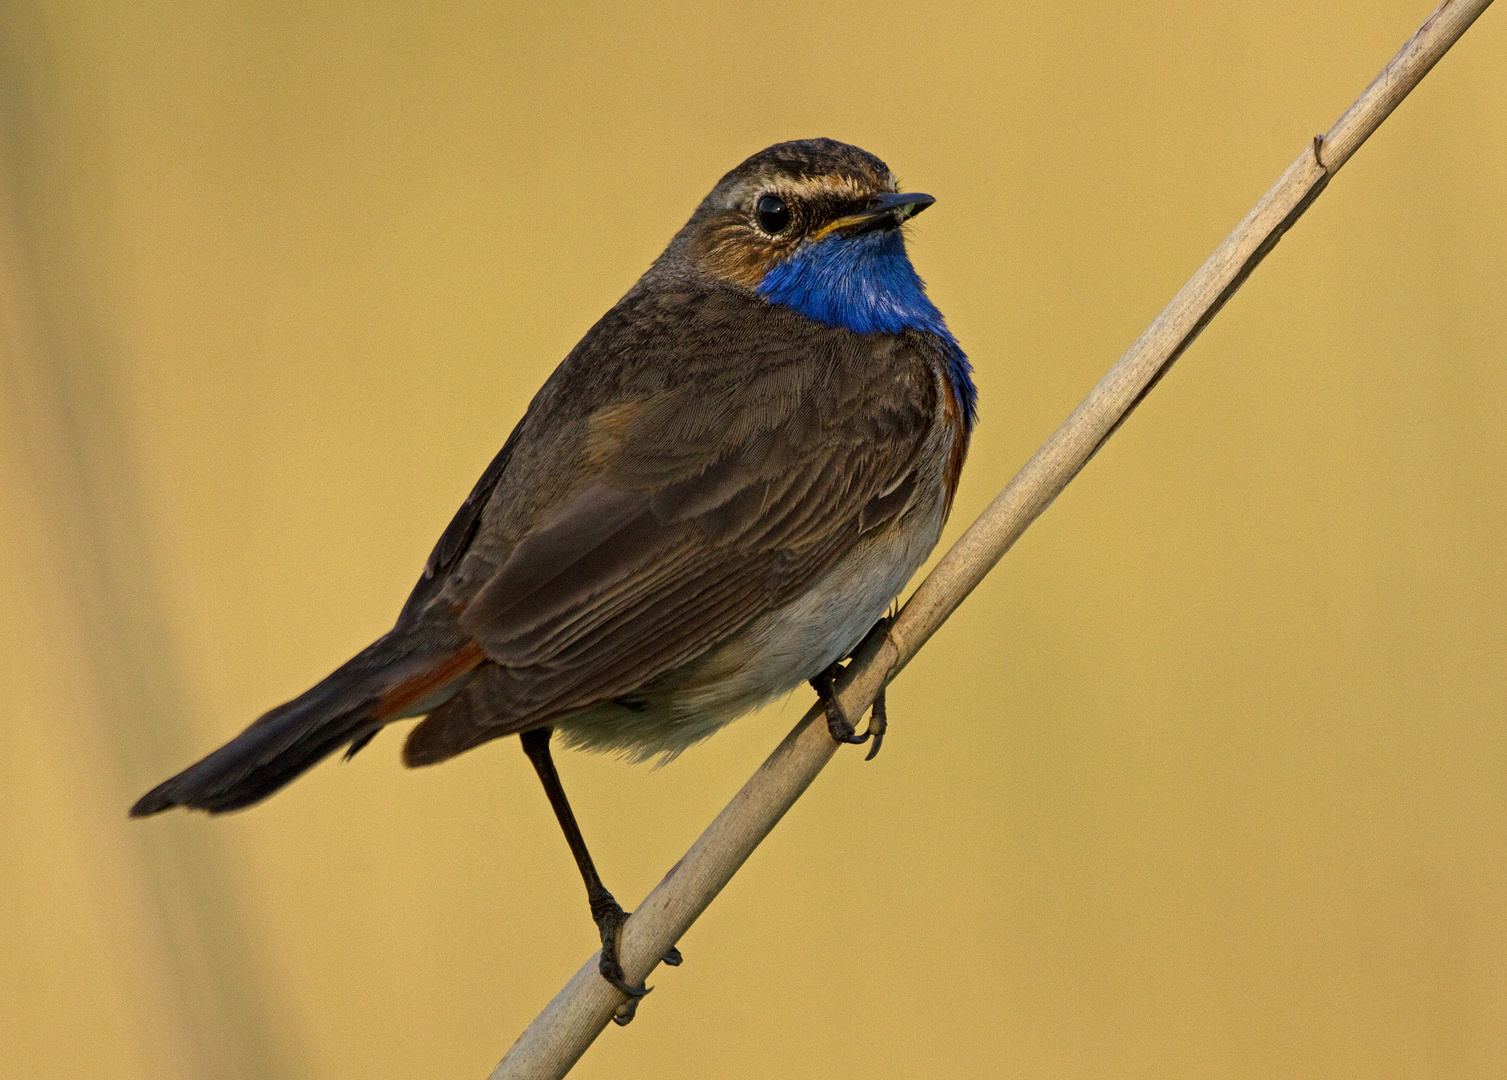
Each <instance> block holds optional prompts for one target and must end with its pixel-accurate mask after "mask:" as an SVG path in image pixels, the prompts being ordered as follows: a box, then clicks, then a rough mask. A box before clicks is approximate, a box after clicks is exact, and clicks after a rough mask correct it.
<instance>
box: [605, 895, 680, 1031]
mask: <svg viewBox="0 0 1507 1080" xmlns="http://www.w3.org/2000/svg"><path fill="white" fill-rule="evenodd" d="M628 915H629V912H626V911H624V910H623V906H622V905H621V904H619V903H618V902H617V901H616V900H614V899H613V898H612V895H611V894H610V893H604V894H603V895H602V896H599V897H597V898H595V899H593V900H592V903H591V917H592V919H594V920H595V921H596V924H597V930H598V931H600V932H601V935H602V956H601V959H600V960H599V961H598V962H597V971H598V972H600V973H601V976H602V978H604V979H606V980H607V981H608V982H609V983H611V984H612V985H613V987H614V988H615V989H617V990H618V991H620V992H621V993H622V994H624V995H625V996H626V997H627V998H628V1000H627V1001H625V1002H623V1004H622V1005H620V1006H619V1007H618V1011H617V1014H616V1015H615V1016H613V1018H612V1021H613V1023H615V1024H617V1025H618V1026H619V1027H624V1026H626V1025H628V1024H629V1023H631V1022H632V1020H633V1014H634V1013H635V1012H636V1011H637V1010H638V1003H639V1002H640V1001H641V1000H643V998H644V997H645V996H646V995H647V994H648V993H649V991H650V990H653V989H654V988H653V987H652V986H647V985H645V986H633V985H632V984H630V983H629V982H628V979H627V976H626V975H625V974H624V973H623V965H622V963H621V961H619V960H618V947H619V945H620V944H621V939H622V936H623V924H624V923H626V922H627V921H628ZM661 960H662V962H663V963H665V964H667V965H669V966H670V967H679V966H680V965H681V964H682V963H683V962H684V961H685V957H683V956H681V955H680V950H679V949H677V948H676V947H675V946H673V945H671V946H670V950H669V952H667V953H665V954H664V956H663V957H661Z"/></svg>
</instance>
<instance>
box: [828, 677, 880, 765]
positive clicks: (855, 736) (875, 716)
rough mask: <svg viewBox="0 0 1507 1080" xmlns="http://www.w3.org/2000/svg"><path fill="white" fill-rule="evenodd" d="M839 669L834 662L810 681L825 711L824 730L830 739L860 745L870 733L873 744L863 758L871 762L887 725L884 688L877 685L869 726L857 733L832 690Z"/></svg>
mask: <svg viewBox="0 0 1507 1080" xmlns="http://www.w3.org/2000/svg"><path fill="white" fill-rule="evenodd" d="M841 671H842V665H841V664H833V665H832V666H831V667H829V668H828V669H827V670H826V671H824V672H822V673H821V674H820V675H818V676H817V677H816V678H814V679H812V680H811V689H813V690H815V691H816V696H817V699H818V700H819V701H820V702H821V705H822V709H823V711H825V712H826V714H827V732H828V733H829V734H830V735H831V736H832V741H833V742H836V743H847V744H850V745H853V746H859V745H862V744H863V743H866V742H868V741H869V738H870V737H871V736H872V737H873V740H874V745H873V746H872V747H870V748H869V752H868V754H867V756H865V757H864V759H863V760H865V761H873V760H874V755H875V754H877V753H879V747H880V746H881V745H882V744H883V743H884V733H885V731H886V730H887V729H888V728H889V714H888V713H887V712H886V710H885V704H884V688H883V687H880V689H879V693H878V695H877V696H876V697H875V698H874V704H873V707H872V709H871V711H870V712H869V726H868V727H867V728H865V729H864V732H863V734H861V735H860V734H859V733H858V729H857V728H855V727H854V726H853V722H852V721H851V720H849V719H848V714H847V713H846V712H845V711H843V707H842V702H840V701H838V700H837V693H836V691H835V690H834V689H833V683H834V682H835V681H836V679H837V675H838V673H839V672H841Z"/></svg>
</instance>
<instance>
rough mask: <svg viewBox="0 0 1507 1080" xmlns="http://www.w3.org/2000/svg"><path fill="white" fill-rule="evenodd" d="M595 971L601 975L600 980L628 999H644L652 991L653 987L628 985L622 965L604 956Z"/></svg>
mask: <svg viewBox="0 0 1507 1080" xmlns="http://www.w3.org/2000/svg"><path fill="white" fill-rule="evenodd" d="M597 971H599V972H600V973H601V975H602V978H604V979H606V980H607V981H608V982H610V983H611V984H612V985H613V986H614V987H615V988H616V989H617V991H618V992H619V993H622V994H627V995H628V997H630V998H633V999H638V998H642V997H646V996H647V995H648V993H649V991H651V990H653V989H654V987H652V986H647V985H646V986H632V985H630V984H629V982H628V980H627V979H626V978H625V977H624V976H623V965H622V964H619V963H618V962H617V960H615V959H608V958H607V957H605V956H604V957H602V959H601V961H600V962H598V964H597Z"/></svg>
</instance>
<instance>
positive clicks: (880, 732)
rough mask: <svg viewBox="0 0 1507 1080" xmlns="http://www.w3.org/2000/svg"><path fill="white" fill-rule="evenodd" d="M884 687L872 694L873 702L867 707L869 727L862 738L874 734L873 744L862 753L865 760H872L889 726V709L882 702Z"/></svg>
mask: <svg viewBox="0 0 1507 1080" xmlns="http://www.w3.org/2000/svg"><path fill="white" fill-rule="evenodd" d="M884 691H885V688H884V687H882V686H881V687H880V688H879V693H878V694H876V695H874V704H873V705H872V706H870V708H869V727H868V730H867V731H865V732H864V733H863V734H864V738H868V737H869V736H870V735H873V736H874V745H873V746H872V747H871V748H870V749H869V752H868V753H867V754H865V755H864V759H863V760H865V761H873V760H874V758H875V757H876V756H877V755H878V753H879V747H880V746H881V745H882V744H883V743H884V733H885V731H887V730H888V729H889V726H890V715H889V710H888V709H887V708H886V707H885V704H884Z"/></svg>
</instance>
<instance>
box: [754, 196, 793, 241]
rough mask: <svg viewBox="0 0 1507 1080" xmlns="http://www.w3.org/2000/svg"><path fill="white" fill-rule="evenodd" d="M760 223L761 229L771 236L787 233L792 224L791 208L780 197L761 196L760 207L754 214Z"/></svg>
mask: <svg viewBox="0 0 1507 1080" xmlns="http://www.w3.org/2000/svg"><path fill="white" fill-rule="evenodd" d="M754 217H755V218H756V219H757V220H758V222H759V228H761V229H763V230H764V231H765V232H767V233H768V234H769V235H770V236H774V235H775V234H776V233H781V232H784V231H785V227H786V226H787V225H789V224H790V207H788V206H786V205H785V200H784V199H782V198H780V197H779V196H778V195H761V196H760V197H759V206H758V209H757V210H756V211H755V213H754Z"/></svg>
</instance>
